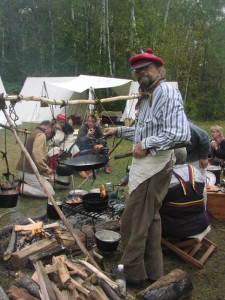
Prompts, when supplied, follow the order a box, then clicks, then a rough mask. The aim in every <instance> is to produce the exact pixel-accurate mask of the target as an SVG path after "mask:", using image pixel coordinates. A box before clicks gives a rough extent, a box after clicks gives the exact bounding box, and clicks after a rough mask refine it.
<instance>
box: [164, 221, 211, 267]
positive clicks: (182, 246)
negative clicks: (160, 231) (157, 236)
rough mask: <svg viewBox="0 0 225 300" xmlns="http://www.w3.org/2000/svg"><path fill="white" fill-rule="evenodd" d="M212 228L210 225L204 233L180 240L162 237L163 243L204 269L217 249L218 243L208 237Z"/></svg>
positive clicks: (187, 260) (189, 261)
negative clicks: (174, 240) (175, 240)
mask: <svg viewBox="0 0 225 300" xmlns="http://www.w3.org/2000/svg"><path fill="white" fill-rule="evenodd" d="M210 230H211V227H210V226H208V227H207V228H206V229H205V230H204V231H203V232H202V233H200V234H197V235H194V236H190V237H187V239H185V240H183V241H179V242H173V241H171V240H167V239H166V238H163V237H162V239H161V243H162V245H163V246H164V247H165V248H168V249H170V250H171V251H172V252H174V253H176V254H177V255H178V256H179V257H181V258H182V259H183V260H185V261H186V262H188V263H190V264H192V265H194V266H195V267H197V268H200V269H202V268H203V266H204V263H205V262H206V260H207V259H208V257H209V256H210V255H211V254H212V252H213V251H214V250H216V249H217V245H216V244H215V243H213V242H212V241H210V240H208V239H207V238H206V235H207V234H208V233H209V232H210Z"/></svg>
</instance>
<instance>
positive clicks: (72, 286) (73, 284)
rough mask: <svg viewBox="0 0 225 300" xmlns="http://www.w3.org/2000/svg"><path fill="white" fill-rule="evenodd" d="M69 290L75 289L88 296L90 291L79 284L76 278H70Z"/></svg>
mask: <svg viewBox="0 0 225 300" xmlns="http://www.w3.org/2000/svg"><path fill="white" fill-rule="evenodd" d="M68 288H69V289H70V290H73V289H76V290H78V291H80V292H81V293H83V294H84V295H86V296H89V294H90V292H89V290H87V289H86V288H85V287H83V286H82V285H81V284H79V283H78V282H77V281H76V280H74V279H72V280H71V284H70V285H69V286H68Z"/></svg>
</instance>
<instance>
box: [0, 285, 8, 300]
mask: <svg viewBox="0 0 225 300" xmlns="http://www.w3.org/2000/svg"><path fill="white" fill-rule="evenodd" d="M0 299H1V300H9V297H8V296H7V295H6V293H5V292H4V290H3V288H2V287H1V286H0Z"/></svg>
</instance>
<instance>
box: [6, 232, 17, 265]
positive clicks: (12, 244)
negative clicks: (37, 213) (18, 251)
mask: <svg viewBox="0 0 225 300" xmlns="http://www.w3.org/2000/svg"><path fill="white" fill-rule="evenodd" d="M15 244H16V231H15V227H14V228H13V230H12V234H11V238H10V241H9V245H8V247H7V249H6V250H5V252H4V253H3V260H9V259H10V257H11V254H12V253H13V251H14V248H15Z"/></svg>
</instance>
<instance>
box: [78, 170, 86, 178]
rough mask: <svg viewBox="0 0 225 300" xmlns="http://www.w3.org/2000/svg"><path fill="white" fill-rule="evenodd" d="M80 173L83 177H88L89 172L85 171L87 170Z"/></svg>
mask: <svg viewBox="0 0 225 300" xmlns="http://www.w3.org/2000/svg"><path fill="white" fill-rule="evenodd" d="M79 175H80V176H81V177H83V178H87V177H88V174H87V172H85V171H81V172H79Z"/></svg>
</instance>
